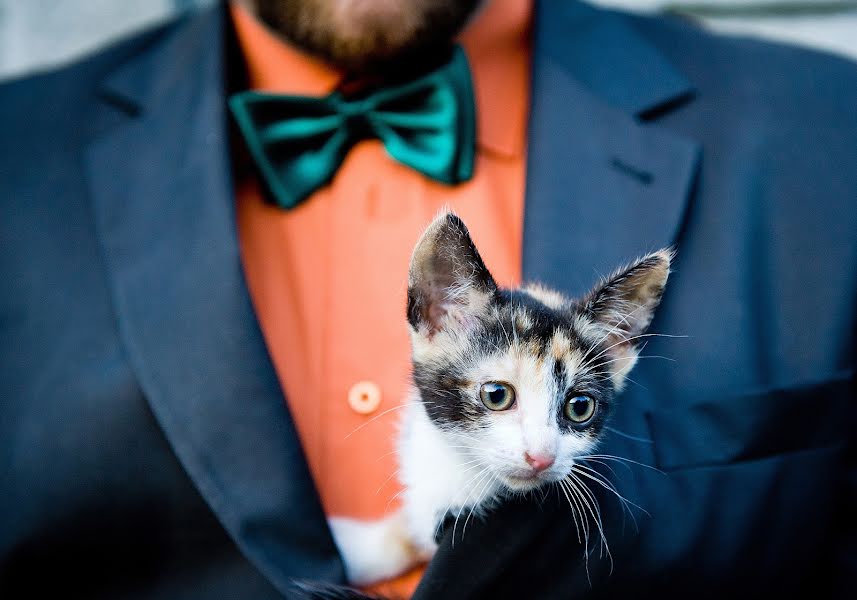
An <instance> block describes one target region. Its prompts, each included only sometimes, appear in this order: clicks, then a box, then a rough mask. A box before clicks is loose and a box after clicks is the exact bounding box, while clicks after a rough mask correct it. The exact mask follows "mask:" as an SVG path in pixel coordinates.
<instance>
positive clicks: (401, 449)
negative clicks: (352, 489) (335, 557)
mask: <svg viewBox="0 0 857 600" xmlns="http://www.w3.org/2000/svg"><path fill="white" fill-rule="evenodd" d="M402 412H403V413H404V414H403V415H402V426H401V430H400V433H399V440H398V456H399V479H400V481H401V483H402V485H403V486H404V490H403V492H402V495H401V497H402V507H401V509H399V511H397V512H396V513H395V514H393V515H390V516H388V517H386V518H384V519H380V520H378V521H358V520H355V519H347V518H342V517H333V518H331V519H330V520H329V523H330V527H331V531H332V532H333V537H334V540H335V541H336V545H337V547H338V548H339V551H340V554H341V555H342V557H343V560H344V561H345V567H346V571H347V573H348V579H349V581H350V582H352V583H354V584H357V585H361V584H366V583H371V582H374V581H379V580H382V579H386V578H389V577H393V576H395V575H398V574H400V573H402V572H404V571H406V570H407V569H408V568H410V567H411V566H413V565H415V564H416V563H418V562H421V561H425V560H428V559H430V558H431V556H432V555H433V554H434V551H435V548H436V545H435V541H434V538H435V534H436V532H437V530H438V527H439V526H440V524H441V520H442V519H443V518H444V516H445V515H446V514H450V515H452V516H453V517H454V518H456V521H457V523H456V530H457V531H458V532H462V533H460V534H459V535H462V534H463V532H464V531H465V524H466V523H467V522H468V520H469V519H471V518H474V515H475V516H477V517H478V516H479V514H480V512H481V511H482V509H483V508H484V507H487V506H489V505H490V504H491V502H493V501H494V499H495V498H496V496H497V492H498V484H497V482H496V480H495V479H494V477H493V475H491V474H490V473H489V471H488V470H486V469H484V467H482V466H481V463H480V462H478V461H477V460H476V458H474V457H473V455H472V454H471V453H470V452H469V451H468V444H467V440H466V439H462V438H461V436H460V435H453V434H448V433H444V432H442V431H440V430H439V429H438V428H437V426H436V425H434V424H433V423H432V422H431V421H430V420H429V418H428V416H427V415H426V413H425V409H424V408H423V406H422V404H421V403H420V402H419V400H418V399H417V398H415V397H412V398H411V399H409V400H408V405H407V406H406V408H404V409H403V410H402Z"/></svg>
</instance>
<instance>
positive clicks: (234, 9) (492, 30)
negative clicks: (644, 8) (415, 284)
mask: <svg viewBox="0 0 857 600" xmlns="http://www.w3.org/2000/svg"><path fill="white" fill-rule="evenodd" d="M531 8H532V7H531V0H492V1H491V2H490V3H488V5H487V6H486V7H485V8H484V9H483V10H482V11H481V13H480V14H478V15H477V17H476V18H475V20H474V21H472V22H471V23H470V24H469V25H468V27H467V28H466V29H465V31H464V32H463V33H462V35H461V37H460V40H459V41H460V42H461V45H462V46H463V47H464V49H465V53H466V55H467V58H468V60H469V62H470V66H471V71H472V76H473V82H474V88H475V96H476V104H477V107H476V108H477V114H478V117H477V154H476V169H475V174H474V177H473V179H472V180H470V181H469V182H467V183H465V184H462V185H458V186H455V187H450V186H445V185H443V184H440V183H437V182H434V181H432V180H430V179H427V178H425V177H424V176H423V175H421V174H419V173H417V172H416V171H413V170H411V169H409V168H408V167H405V166H403V165H400V164H398V163H396V162H395V161H393V160H392V159H391V158H389V156H388V155H387V154H386V153H385V151H384V148H383V145H382V144H381V143H380V142H378V141H376V140H367V141H363V142H360V143H359V144H358V145H357V146H355V147H354V148H353V149H352V150H351V152H350V153H349V154H348V156H347V158H346V160H345V162H344V163H343V165H342V166H341V168H340V169H339V171H338V172H337V174H336V175H335V177H334V179H333V181H332V183H331V184H330V185H329V186H327V187H324V188H322V189H320V190H318V191H317V192H316V193H315V194H313V195H312V196H311V197H310V198H309V199H308V200H306V201H305V202H303V203H302V204H301V205H300V206H298V207H297V208H295V209H292V210H288V211H286V210H282V209H280V208H277V207H274V206H271V205H268V204H266V203H265V202H264V201H263V199H262V196H261V193H260V189H259V187H258V185H259V184H258V182H257V180H256V179H255V178H254V177H251V176H248V177H245V178H244V179H243V180H239V181H238V184H237V195H238V198H237V218H238V235H239V240H240V244H241V253H242V261H243V265H244V270H245V273H246V277H247V282H248V286H249V289H250V295H251V297H252V300H253V304H254V307H255V310H256V314H257V315H258V318H259V321H260V324H261V327H262V332H263V334H264V337H265V341H266V344H267V346H268V350H269V352H270V355H271V358H272V361H273V364H274V367H275V369H276V371H277V375H278V376H279V379H280V382H281V384H282V386H283V388H284V392H285V396H286V399H287V403H288V406H289V408H290V411H291V414H292V416H293V418H294V421H295V424H296V426H297V430H298V435H299V436H300V439H301V442H302V444H303V448H304V452H305V454H306V457H307V460H308V462H309V467H310V471H311V473H312V475H313V478H314V480H315V484H316V486H317V488H318V492H319V495H320V497H321V502H322V505H323V507H324V510H325V512H326V514H328V515H337V516H348V517H356V518H362V519H375V518H379V517H382V516H384V515H385V514H388V513H390V512H391V511H393V510H395V509H396V508H397V502H396V496H397V494H398V492H399V491H400V489H401V488H400V485H399V482H398V481H397V479H396V477H395V472H396V459H395V453H394V446H393V443H394V439H395V435H396V423H397V418H398V411H397V407H401V406H402V405H403V401H404V399H405V397H406V394H407V393H408V389H409V372H410V349H409V342H408V333H407V322H406V320H405V295H406V289H407V275H408V262H409V259H410V254H411V250H412V249H413V246H414V244H415V243H416V241H417V239H418V237H419V235H420V233H421V232H422V230H423V229H424V228H425V226H426V225H427V224H428V223H429V221H430V220H431V219H432V217H434V216H435V215H437V214H438V213H439V212H440V211H441V210H444V209H446V208H450V209H452V210H454V211H455V212H456V213H457V214H458V215H460V216H461V217H462V218H463V219H464V221H465V223H467V225H468V227H469V228H470V230H471V233H472V235H473V238H474V241H475V242H476V244H477V246H478V247H479V250H480V252H481V253H482V256H483V257H484V259H485V261H486V264H487V265H488V267H489V269H490V270H491V271H492V273H493V274H494V277H495V279H496V280H497V282H498V283H499V284H500V285H504V286H508V285H515V284H517V283H519V281H520V277H521V245H522V230H523V213H524V182H525V150H526V128H527V111H528V103H529V96H528V93H529V57H530V51H529V33H530V22H531V19H530V17H531V12H532V11H531ZM231 13H232V18H233V22H234V24H235V28H236V31H237V35H238V40H239V44H240V47H241V49H242V51H243V53H244V57H245V60H246V63H247V67H248V73H249V79H250V86H251V87H252V88H253V89H257V90H261V91H267V92H274V93H283V94H302V95H311V96H321V95H325V94H328V93H329V92H331V91H332V90H333V89H334V87H335V86H336V85H337V83H339V81H340V79H341V74H340V73H338V72H336V71H335V70H333V69H331V68H330V67H329V66H327V65H325V64H323V63H320V62H318V61H316V60H314V59H313V58H311V57H309V56H307V55H306V54H303V53H301V52H300V51H299V50H297V49H296V48H294V47H291V46H290V45H288V44H287V43H285V42H284V41H283V40H282V39H280V38H277V37H276V36H275V35H274V34H273V33H272V32H271V31H269V30H268V29H266V28H265V26H263V25H262V24H261V23H260V22H259V21H257V20H256V19H255V18H254V17H253V16H251V15H250V14H249V13H248V12H246V11H245V10H243V9H242V8H240V7H239V6H237V5H236V4H233V5H232V6H231ZM417 580H418V574H411V576H410V577H405V578H400V579H399V580H397V581H395V582H391V584H390V585H387V586H385V587H384V588H383V591H384V592H385V593H390V592H393V593H396V594H399V595H409V594H410V593H411V591H412V589H413V588H414V587H415V585H416V582H417Z"/></svg>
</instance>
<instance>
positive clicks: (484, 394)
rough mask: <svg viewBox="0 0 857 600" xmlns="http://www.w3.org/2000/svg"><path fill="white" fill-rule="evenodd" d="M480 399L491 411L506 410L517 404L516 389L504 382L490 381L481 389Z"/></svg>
mask: <svg viewBox="0 0 857 600" xmlns="http://www.w3.org/2000/svg"><path fill="white" fill-rule="evenodd" d="M479 398H481V399H482V404H484V405H485V406H486V407H487V408H490V409H491V410H506V409H509V408H512V405H513V404H514V403H515V388H513V387H512V386H511V385H509V384H508V383H503V382H502V381H489V382H488V383H483V384H482V387H481V388H479Z"/></svg>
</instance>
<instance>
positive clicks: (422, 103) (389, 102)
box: [229, 48, 476, 208]
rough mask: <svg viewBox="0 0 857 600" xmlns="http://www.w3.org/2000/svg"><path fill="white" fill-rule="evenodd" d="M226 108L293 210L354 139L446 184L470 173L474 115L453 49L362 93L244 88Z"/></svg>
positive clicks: (276, 197) (460, 56)
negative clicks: (398, 80)
mask: <svg viewBox="0 0 857 600" xmlns="http://www.w3.org/2000/svg"><path fill="white" fill-rule="evenodd" d="M229 106H230V109H231V110H232V113H233V115H234V117H235V120H236V122H237V124H238V127H239V129H240V131H241V133H242V135H243V137H244V139H245V141H246V142H247V147H248V149H249V151H250V154H251V156H252V158H253V159H254V162H255V164H256V166H257V168H258V171H259V173H260V175H261V177H262V179H263V180H264V183H265V184H266V189H267V191H268V195H269V197H270V198H271V199H272V200H273V201H274V202H275V203H276V204H278V205H279V206H282V207H284V208H291V207H293V206H296V205H297V204H298V203H300V202H301V201H302V200H304V199H306V198H307V197H308V196H310V195H311V194H312V193H313V192H314V191H315V190H317V189H318V188H320V187H322V186H323V185H325V184H327V183H328V182H329V181H330V180H331V179H332V178H333V176H334V174H335V172H336V170H337V169H338V168H339V166H340V165H341V164H342V162H343V160H344V159H345V156H346V154H347V153H348V151H349V150H350V149H351V148H352V147H353V146H354V144H356V143H357V142H359V141H361V140H363V139H368V138H377V139H379V140H381V142H382V143H383V144H384V147H385V149H386V151H387V153H388V154H389V155H390V156H391V157H392V158H393V159H395V160H397V161H398V162H400V163H403V164H405V165H407V166H409V167H412V168H414V169H416V170H417V171H419V172H421V173H423V174H424V175H426V176H428V177H431V178H433V179H435V180H437V181H440V182H442V183H446V184H449V185H455V184H458V183H462V182H464V181H467V180H468V179H470V177H472V175H473V165H474V158H475V138H476V134H475V129H476V115H475V107H474V101H473V89H472V84H471V81H470V73H469V70H468V67H467V60H466V58H465V57H464V53H463V52H462V50H461V49H460V48H455V49H454V51H453V53H452V56H451V58H450V60H449V61H448V62H447V63H446V64H445V65H443V66H442V67H440V68H439V69H437V70H435V71H432V72H431V73H429V74H427V75H424V76H422V77H420V78H418V79H415V80H413V81H409V82H406V83H403V84H399V85H395V86H389V87H384V88H380V89H378V90H375V91H373V92H372V93H369V94H366V95H361V96H358V97H346V96H344V95H343V94H342V93H340V92H333V93H332V94H330V95H328V96H326V97H323V98H308V97H303V96H276V95H270V94H261V93H258V92H252V91H250V92H242V93H239V94H235V95H234V96H232V97H231V98H230V100H229Z"/></svg>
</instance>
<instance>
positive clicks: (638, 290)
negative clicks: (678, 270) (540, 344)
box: [582, 249, 675, 389]
mask: <svg viewBox="0 0 857 600" xmlns="http://www.w3.org/2000/svg"><path fill="white" fill-rule="evenodd" d="M674 255H675V253H674V252H673V251H672V250H671V249H664V250H659V251H657V252H653V253H652V254H649V255H648V256H645V257H643V258H641V259H639V260H637V261H635V262H634V263H632V264H631V265H630V266H628V267H626V268H624V269H620V270H619V271H617V272H616V273H614V274H613V275H612V276H611V277H609V278H608V279H606V280H605V281H603V282H602V283H601V284H599V285H598V286H596V287H595V289H594V290H592V291H591V292H590V293H589V294H588V295H587V296H586V297H585V298H584V299H583V302H582V308H583V310H584V312H585V313H586V314H587V316H589V318H590V319H592V320H593V322H594V323H595V324H596V325H597V326H598V327H599V329H600V330H601V332H602V333H601V335H602V336H603V337H604V343H605V344H606V346H605V347H607V348H609V350H605V352H604V354H605V356H607V357H609V358H607V360H608V361H612V362H611V363H610V367H611V371H612V377H613V383H614V385H615V386H616V388H617V389H621V387H622V385H623V384H624V382H625V375H627V373H628V372H629V371H630V370H631V368H632V367H633V366H634V364H635V363H636V362H637V353H638V351H639V350H638V349H639V342H640V340H639V337H638V336H640V335H642V334H644V333H645V332H646V329H647V328H648V327H649V324H650V323H651V322H652V317H653V316H654V312H655V309H656V308H657V306H658V304H659V303H660V301H661V296H662V295H663V293H664V286H666V283H667V277H669V274H670V264H671V263H672V260H673V257H674ZM605 362H606V361H605Z"/></svg>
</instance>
